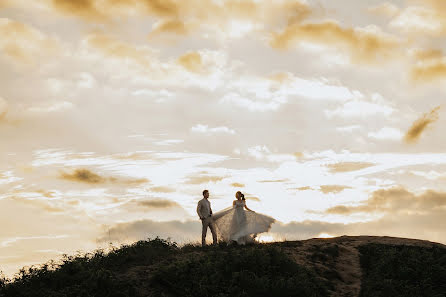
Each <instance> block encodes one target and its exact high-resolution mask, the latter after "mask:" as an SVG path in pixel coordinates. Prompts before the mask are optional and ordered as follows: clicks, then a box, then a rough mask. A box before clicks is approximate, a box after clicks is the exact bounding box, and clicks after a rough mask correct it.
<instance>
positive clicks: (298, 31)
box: [271, 21, 400, 63]
mask: <svg viewBox="0 0 446 297" xmlns="http://www.w3.org/2000/svg"><path fill="white" fill-rule="evenodd" d="M302 41H307V42H312V43H317V44H321V45H325V46H328V47H334V48H338V49H340V50H347V51H348V54H349V55H350V56H351V57H352V59H353V60H354V61H355V60H356V61H360V62H363V63H376V62H379V61H380V60H383V59H388V58H391V57H394V56H395V54H396V51H397V49H398V47H399V45H400V42H399V40H398V39H397V38H396V37H394V36H391V35H389V34H385V33H383V32H382V31H381V30H380V29H379V27H376V26H374V27H366V28H344V27H342V26H341V25H340V24H339V23H338V22H335V21H326V22H322V23H296V24H290V25H289V26H287V27H286V28H285V29H284V30H283V31H282V32H279V33H273V35H272V39H271V46H272V47H274V48H278V49H287V48H290V47H292V46H293V45H294V44H296V43H298V42H302Z"/></svg>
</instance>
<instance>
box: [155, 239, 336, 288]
mask: <svg viewBox="0 0 446 297" xmlns="http://www.w3.org/2000/svg"><path fill="white" fill-rule="evenodd" d="M151 282H152V284H153V286H155V287H156V288H157V289H158V294H160V295H161V294H162V293H164V292H166V293H168V296H184V297H187V296H197V297H201V296H203V297H204V296H219V297H225V296H234V297H235V296H257V297H262V296H265V297H274V296H281V297H282V296H306V297H311V296H328V293H327V292H328V290H327V287H328V284H327V283H325V282H323V281H322V280H320V279H318V278H317V276H316V275H315V274H314V273H313V272H311V271H310V270H308V269H307V268H305V267H303V266H300V265H298V264H296V263H295V262H294V261H293V260H291V259H289V258H288V256H287V255H285V254H284V253H283V252H281V251H280V250H279V249H278V248H275V247H270V246H264V245H255V246H248V247H230V248H228V247H226V246H221V247H216V248H213V249H209V250H208V251H207V252H206V253H204V255H202V256H199V257H196V258H191V257H188V258H185V259H184V258H183V259H181V258H180V259H178V260H176V261H173V262H164V263H160V268H159V269H158V270H157V271H156V273H155V274H154V275H153V277H152V279H151Z"/></svg>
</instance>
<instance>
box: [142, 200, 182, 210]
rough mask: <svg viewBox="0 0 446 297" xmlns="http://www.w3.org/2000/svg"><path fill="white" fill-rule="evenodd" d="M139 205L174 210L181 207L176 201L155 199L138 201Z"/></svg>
mask: <svg viewBox="0 0 446 297" xmlns="http://www.w3.org/2000/svg"><path fill="white" fill-rule="evenodd" d="M138 204H139V205H142V206H145V207H149V208H172V207H180V205H179V204H178V203H176V202H174V201H170V200H165V199H154V200H144V201H138Z"/></svg>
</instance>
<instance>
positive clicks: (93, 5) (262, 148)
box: [0, 0, 446, 275]
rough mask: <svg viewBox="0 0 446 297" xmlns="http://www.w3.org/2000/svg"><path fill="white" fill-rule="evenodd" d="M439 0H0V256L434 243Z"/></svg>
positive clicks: (440, 87) (445, 73) (444, 146)
mask: <svg viewBox="0 0 446 297" xmlns="http://www.w3.org/2000/svg"><path fill="white" fill-rule="evenodd" d="M444 2H445V1H444V0H394V1H392V2H383V1H381V0H370V1H356V0H336V1H333V0H319V1H310V0H307V1H304V0H301V1H297V0H277V1H261V0H244V1H242V0H188V1H183V0H38V1H25V0H0V136H1V145H0V223H1V226H2V228H1V229H0V270H2V271H3V272H4V273H6V274H8V275H12V274H13V273H14V272H16V271H18V269H19V268H20V267H22V266H24V265H30V264H36V263H42V262H45V261H47V260H49V259H57V258H58V257H60V255H61V254H63V253H69V254H70V253H74V252H76V251H90V250H93V249H95V248H97V247H101V246H107V245H108V243H109V242H112V243H113V244H116V245H119V244H121V243H125V242H132V241H134V240H138V239H144V238H147V237H155V236H157V235H159V236H161V237H164V238H166V237H171V238H172V239H173V240H175V241H178V242H187V241H197V240H198V239H199V236H200V228H201V226H200V222H199V221H198V219H197V215H196V213H195V208H196V203H197V201H198V200H199V199H200V197H201V191H202V190H203V189H205V188H207V189H209V190H210V193H211V198H210V199H211V202H212V206H213V209H214V211H217V210H219V209H223V208H225V207H228V206H230V205H231V203H232V199H233V198H234V193H235V192H236V191H237V190H241V191H243V192H245V193H246V196H247V197H248V200H247V201H248V206H249V207H250V208H252V209H254V210H256V211H258V212H261V213H265V214H268V215H270V216H273V217H274V218H276V219H277V220H278V222H277V223H276V224H275V225H274V227H273V229H272V230H271V234H270V235H268V236H269V237H265V238H272V239H276V240H283V239H289V240H291V239H305V238H310V237H316V236H338V235H343V234H348V235H358V234H367V235H391V236H401V237H413V238H421V239H427V240H431V241H438V242H443V243H446V230H445V229H444V225H445V224H446V153H445V151H446V137H445V136H444V135H445V134H444V131H443V127H444V126H445V125H446V114H445V113H444V109H445V108H446V107H445V106H444V103H443V102H444V101H445V98H444V93H445V92H446V85H445V83H444V82H445V79H446V44H445V43H444V38H445V35H446V13H445V11H446V3H444Z"/></svg>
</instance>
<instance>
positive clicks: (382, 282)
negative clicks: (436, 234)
mask: <svg viewBox="0 0 446 297" xmlns="http://www.w3.org/2000/svg"><path fill="white" fill-rule="evenodd" d="M359 251H360V253H361V267H362V272H363V279H362V288H361V294H360V296H361V297H368V296H377V297H379V296H383V297H384V296H392V297H399V296H401V297H403V296H413V297H418V296H420V297H421V296H426V297H444V296H446V248H441V247H431V248H426V247H417V246H391V245H382V244H368V245H364V246H360V247H359Z"/></svg>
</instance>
